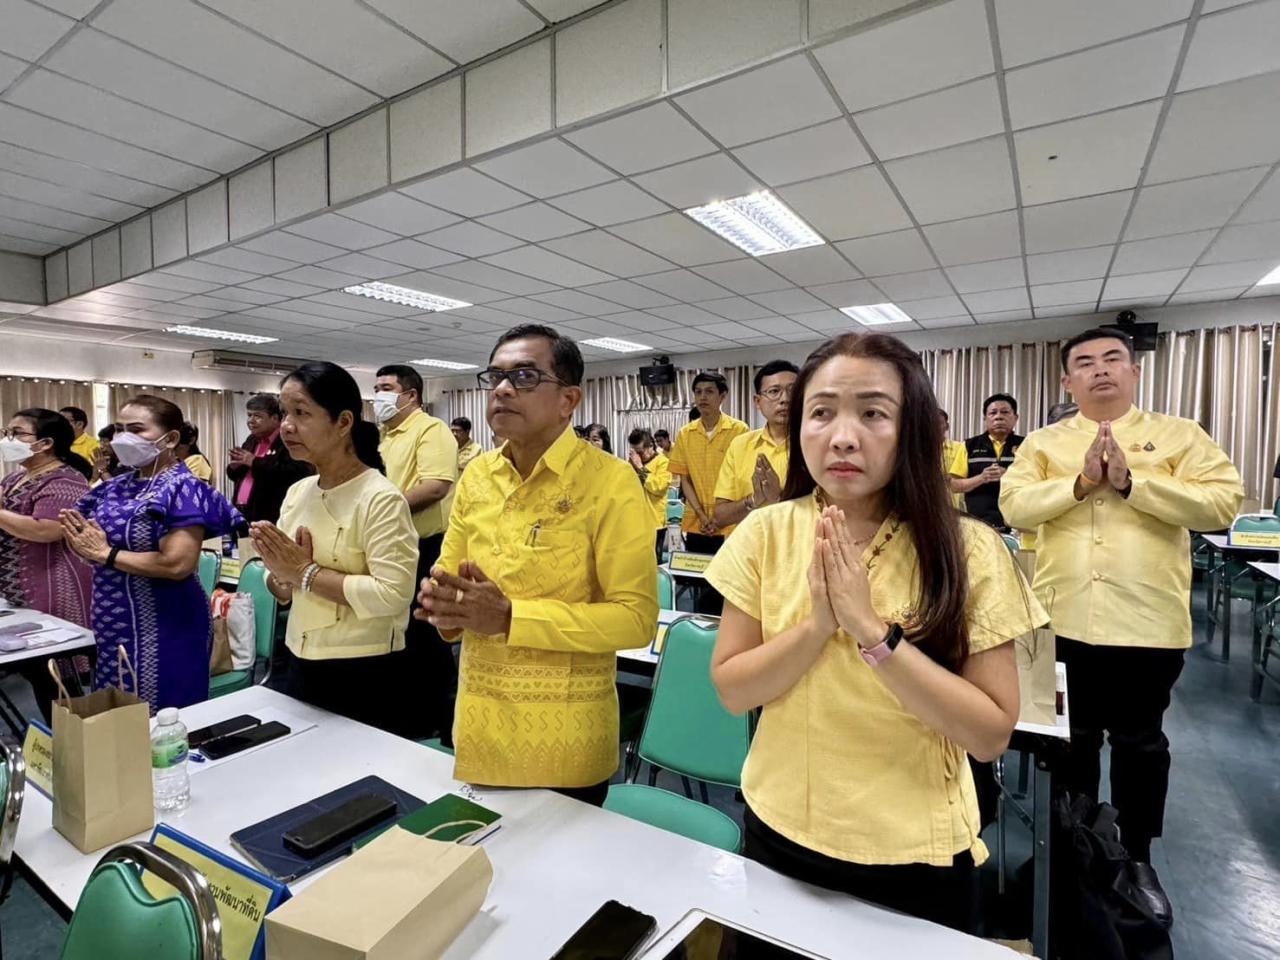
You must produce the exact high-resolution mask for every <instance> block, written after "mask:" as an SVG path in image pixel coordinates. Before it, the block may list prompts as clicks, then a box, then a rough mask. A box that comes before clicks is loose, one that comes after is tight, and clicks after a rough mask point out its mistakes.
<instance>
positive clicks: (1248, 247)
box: [1200, 220, 1280, 264]
mask: <svg viewBox="0 0 1280 960" xmlns="http://www.w3.org/2000/svg"><path fill="white" fill-rule="evenodd" d="M1266 257H1271V258H1272V259H1274V260H1275V262H1276V263H1277V264H1280V220H1272V221H1270V222H1268V223H1250V224H1242V225H1240V226H1237V227H1227V228H1226V229H1225V230H1223V231H1222V233H1221V234H1219V235H1218V239H1217V240H1215V241H1213V245H1212V246H1211V247H1209V249H1208V250H1207V251H1206V252H1205V255H1204V256H1203V257H1201V258H1200V262H1201V263H1229V262H1231V261H1234V260H1260V259H1263V258H1266Z"/></svg>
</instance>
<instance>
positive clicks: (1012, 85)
mask: <svg viewBox="0 0 1280 960" xmlns="http://www.w3.org/2000/svg"><path fill="white" fill-rule="evenodd" d="M1185 29H1186V28H1185V27H1184V26H1182V25H1178V26H1174V27H1168V28H1166V29H1164V30H1157V31H1156V32H1155V33H1149V34H1146V35H1144V36H1140V37H1133V38H1132V39H1129V40H1121V41H1119V42H1118V43H1112V44H1108V45H1106V46H1103V47H1097V48H1095V49H1092V50H1086V51H1084V52H1082V53H1076V54H1072V55H1070V56H1066V57H1060V58H1058V59H1056V60H1048V61H1045V62H1044V63H1038V64H1036V65H1034V66H1030V67H1023V68H1021V69H1018V70H1010V71H1009V72H1008V73H1006V74H1005V88H1006V90H1007V91H1008V96H1009V121H1010V123H1011V124H1012V125H1013V129H1015V130H1017V129H1020V128H1022V127H1031V126H1036V125H1038V124H1043V123H1052V122H1054V121H1056V120H1065V119H1067V118H1069V117H1081V116H1084V115H1085V114H1088V113H1096V112H1097V111H1099V110H1109V109H1111V108H1112V107H1119V106H1123V105H1125V104H1128V103H1139V102H1141V101H1143V100H1153V99H1156V98H1159V97H1163V96H1164V94H1165V91H1166V90H1168V88H1169V80H1170V78H1171V77H1172V76H1173V66H1174V63H1175V62H1176V60H1177V58H1178V50H1179V49H1180V48H1181V46H1182V35H1183V32H1184V31H1185Z"/></svg>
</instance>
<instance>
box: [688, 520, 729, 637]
mask: <svg viewBox="0 0 1280 960" xmlns="http://www.w3.org/2000/svg"><path fill="white" fill-rule="evenodd" d="M684 546H685V549H686V550H688V551H689V552H690V553H719V552H720V548H721V547H723V546H724V537H712V536H708V535H707V534H705V533H686V534H685V535H684ZM693 609H694V611H695V612H697V613H707V614H710V615H712V616H715V617H718V616H720V614H721V613H723V612H724V597H722V596H720V592H719V591H718V590H716V588H715V587H713V586H711V584H709V583H700V584H698V589H697V590H696V591H695V593H694V602H693Z"/></svg>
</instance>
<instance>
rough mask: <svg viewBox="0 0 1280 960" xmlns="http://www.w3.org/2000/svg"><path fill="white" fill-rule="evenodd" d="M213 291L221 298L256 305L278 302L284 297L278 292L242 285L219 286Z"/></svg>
mask: <svg viewBox="0 0 1280 960" xmlns="http://www.w3.org/2000/svg"><path fill="white" fill-rule="evenodd" d="M214 293H215V294H216V295H217V296H218V298H219V299H222V300H236V301H239V302H240V303H249V304H254V305H256V306H264V305H266V304H268V303H279V302H281V301H282V300H284V299H286V298H285V297H282V296H280V295H279V294H278V293H260V292H259V291H257V290H248V289H246V288H244V287H220V288H219V289H217V290H215V291H214Z"/></svg>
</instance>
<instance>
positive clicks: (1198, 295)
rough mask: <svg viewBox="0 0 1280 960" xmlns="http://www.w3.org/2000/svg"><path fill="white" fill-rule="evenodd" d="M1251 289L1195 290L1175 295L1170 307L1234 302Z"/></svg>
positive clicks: (1170, 301)
mask: <svg viewBox="0 0 1280 960" xmlns="http://www.w3.org/2000/svg"><path fill="white" fill-rule="evenodd" d="M1248 289H1249V288H1247V287H1246V288H1245V289H1244V290H1241V289H1240V287H1239V286H1234V287H1228V288H1227V289H1225V290H1195V291H1190V292H1187V293H1175V294H1174V295H1173V296H1172V297H1170V298H1169V305H1170V306H1175V305H1177V304H1180V303H1218V302H1220V301H1223V300H1234V299H1235V298H1236V297H1239V296H1241V295H1242V294H1245V293H1247V292H1248Z"/></svg>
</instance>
